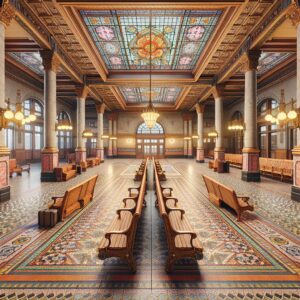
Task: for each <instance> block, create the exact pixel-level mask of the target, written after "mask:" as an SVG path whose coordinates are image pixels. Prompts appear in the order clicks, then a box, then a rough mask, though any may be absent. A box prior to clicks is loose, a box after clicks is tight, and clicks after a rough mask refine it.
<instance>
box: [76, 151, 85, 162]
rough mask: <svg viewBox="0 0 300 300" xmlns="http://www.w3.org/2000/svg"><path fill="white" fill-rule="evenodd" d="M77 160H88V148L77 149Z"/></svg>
mask: <svg viewBox="0 0 300 300" xmlns="http://www.w3.org/2000/svg"><path fill="white" fill-rule="evenodd" d="M75 160H76V163H77V164H80V163H81V162H82V161H86V149H85V148H77V149H75Z"/></svg>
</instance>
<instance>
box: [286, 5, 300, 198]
mask: <svg viewBox="0 0 300 300" xmlns="http://www.w3.org/2000/svg"><path fill="white" fill-rule="evenodd" d="M287 15H288V17H289V18H290V20H291V21H292V23H293V25H294V26H295V27H296V29H297V80H296V82H297V93H296V95H297V103H296V105H297V108H298V109H299V108H300V8H299V6H298V5H297V4H296V3H294V4H293V5H292V7H291V8H290V10H289V12H288V14H287ZM296 130H297V144H298V145H297V146H296V147H295V148H294V149H293V151H292V153H293V165H294V173H293V174H294V178H293V185H292V190H291V198H292V199H293V200H296V201H299V202H300V128H297V129H296Z"/></svg>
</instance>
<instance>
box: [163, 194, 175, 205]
mask: <svg viewBox="0 0 300 300" xmlns="http://www.w3.org/2000/svg"><path fill="white" fill-rule="evenodd" d="M163 198H164V201H165V202H166V201H168V200H174V204H175V206H177V203H178V199H177V198H174V197H165V196H163Z"/></svg>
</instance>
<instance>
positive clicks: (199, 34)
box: [80, 10, 222, 70]
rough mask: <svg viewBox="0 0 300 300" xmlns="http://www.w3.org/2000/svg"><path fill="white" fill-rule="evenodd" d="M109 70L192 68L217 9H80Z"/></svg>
mask: <svg viewBox="0 0 300 300" xmlns="http://www.w3.org/2000/svg"><path fill="white" fill-rule="evenodd" d="M80 13H81V16H82V18H83V21H84V23H85V25H86V27H87V29H88V31H89V33H90V35H91V37H92V39H93V41H94V43H95V44H96V46H97V48H98V50H99V53H100V54H101V57H102V58H103V60H104V62H105V64H106V66H107V68H108V69H109V70H148V69H149V58H150V55H151V58H152V68H153V69H157V70H192V69H193V68H194V67H195V65H196V63H197V61H198V59H199V56H200V55H201V53H202V51H203V49H204V47H205V46H206V44H207V43H208V41H209V39H210V37H211V36H212V34H213V32H214V29H215V27H216V25H217V23H218V20H219V18H220V16H221V14H222V11H221V10H154V11H152V20H151V24H152V27H151V36H150V11H149V10H130V11H129V10H103V11H99V10H95V11H93V10H81V11H80Z"/></svg>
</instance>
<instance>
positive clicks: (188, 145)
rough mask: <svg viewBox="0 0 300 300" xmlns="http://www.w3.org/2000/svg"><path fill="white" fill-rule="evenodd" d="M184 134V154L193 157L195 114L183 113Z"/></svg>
mask: <svg viewBox="0 0 300 300" xmlns="http://www.w3.org/2000/svg"><path fill="white" fill-rule="evenodd" d="M182 117H183V134H184V138H185V139H184V141H183V142H184V156H185V157H193V143H192V142H193V141H192V134H193V124H192V122H193V116H192V114H190V113H185V114H183V116H182Z"/></svg>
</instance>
